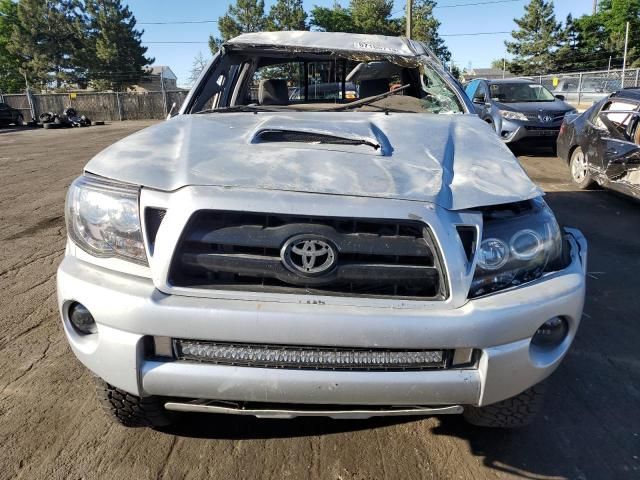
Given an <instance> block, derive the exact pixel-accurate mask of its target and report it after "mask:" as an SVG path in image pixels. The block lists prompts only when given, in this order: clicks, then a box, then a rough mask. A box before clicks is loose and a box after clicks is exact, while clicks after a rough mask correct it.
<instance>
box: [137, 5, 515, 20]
mask: <svg viewBox="0 0 640 480" xmlns="http://www.w3.org/2000/svg"><path fill="white" fill-rule="evenodd" d="M409 1H410V0H407V2H409ZM523 1H524V0H489V1H483V2H474V3H455V4H452V5H436V6H435V7H433V8H434V10H435V9H436V8H457V7H475V6H481V5H492V4H496V3H513V2H523ZM406 9H407V7H406V4H405V6H404V7H403V8H399V9H397V10H394V11H393V12H391V13H390V14H389V15H390V16H393V15H395V14H397V13H401V12H405V11H406ZM218 22H219V20H169V21H164V22H137V25H193V24H203V23H218Z"/></svg>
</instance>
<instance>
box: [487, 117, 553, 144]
mask: <svg viewBox="0 0 640 480" xmlns="http://www.w3.org/2000/svg"><path fill="white" fill-rule="evenodd" d="M561 124H562V121H556V122H554V123H549V124H542V123H537V122H531V121H528V122H521V121H513V120H505V119H502V121H501V124H500V125H498V129H497V131H498V135H500V137H501V138H502V140H503V141H504V142H505V143H515V142H518V141H520V140H525V139H530V140H536V141H540V142H549V143H553V142H555V141H556V138H557V137H558V134H559V133H560V125H561Z"/></svg>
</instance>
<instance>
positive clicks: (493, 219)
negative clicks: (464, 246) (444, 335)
mask: <svg viewBox="0 0 640 480" xmlns="http://www.w3.org/2000/svg"><path fill="white" fill-rule="evenodd" d="M483 224H484V226H483V234H482V241H481V242H480V246H479V248H478V252H477V258H478V261H477V266H476V272H475V275H474V277H473V282H472V283H471V290H470V291H469V297H471V298H472V297H478V296H480V295H486V294H488V293H492V292H495V291H498V290H503V289H505V288H509V287H513V286H516V285H520V284H522V283H525V282H530V281H532V280H535V279H536V278H539V277H541V276H542V275H543V273H544V272H546V271H550V269H552V268H555V267H557V265H558V263H559V261H560V258H561V255H562V234H561V232H560V227H559V226H558V222H556V219H555V217H554V215H553V212H551V210H550V209H549V207H548V206H547V204H546V203H545V201H544V200H542V198H536V199H534V200H531V201H530V202H519V203H516V204H511V205H505V206H501V207H494V208H487V209H486V211H485V212H483Z"/></svg>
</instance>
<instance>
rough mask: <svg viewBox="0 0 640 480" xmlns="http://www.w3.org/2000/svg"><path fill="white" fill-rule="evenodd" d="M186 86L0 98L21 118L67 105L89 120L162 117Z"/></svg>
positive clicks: (178, 100) (178, 103) (180, 98)
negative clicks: (162, 90) (136, 90)
mask: <svg viewBox="0 0 640 480" xmlns="http://www.w3.org/2000/svg"><path fill="white" fill-rule="evenodd" d="M188 93H189V92H188V91H186V90H175V91H172V90H167V91H164V92H126V93H122V92H75V93H42V94H40V93H32V92H27V93H21V94H0V102H3V103H6V104H8V105H9V106H11V107H13V108H16V109H18V110H20V111H21V112H22V115H23V117H24V118H25V119H31V118H32V117H33V118H36V119H37V118H38V117H39V115H40V114H42V113H45V112H54V113H58V114H60V113H62V111H63V110H64V109H65V108H67V107H72V108H74V109H75V110H76V111H77V112H78V114H79V115H86V116H87V117H89V118H90V119H91V120H102V121H118V120H147V119H163V118H165V117H166V116H167V114H168V113H169V111H170V110H171V105H172V104H173V103H174V102H175V104H176V109H179V108H180V106H181V105H182V102H184V100H185V98H186V97H187V94H188Z"/></svg>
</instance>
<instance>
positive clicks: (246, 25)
mask: <svg viewBox="0 0 640 480" xmlns="http://www.w3.org/2000/svg"><path fill="white" fill-rule="evenodd" d="M266 26H267V17H266V16H265V14H264V0H236V3H235V5H229V9H228V10H227V13H226V14H224V15H223V16H222V17H220V18H219V19H218V30H220V37H214V36H213V35H210V36H209V48H210V49H211V53H216V52H217V51H218V50H219V49H220V46H221V45H222V44H223V43H224V42H226V41H227V40H229V39H231V38H233V37H237V36H238V35H240V34H241V33H247V32H260V31H262V30H265V28H266Z"/></svg>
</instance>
